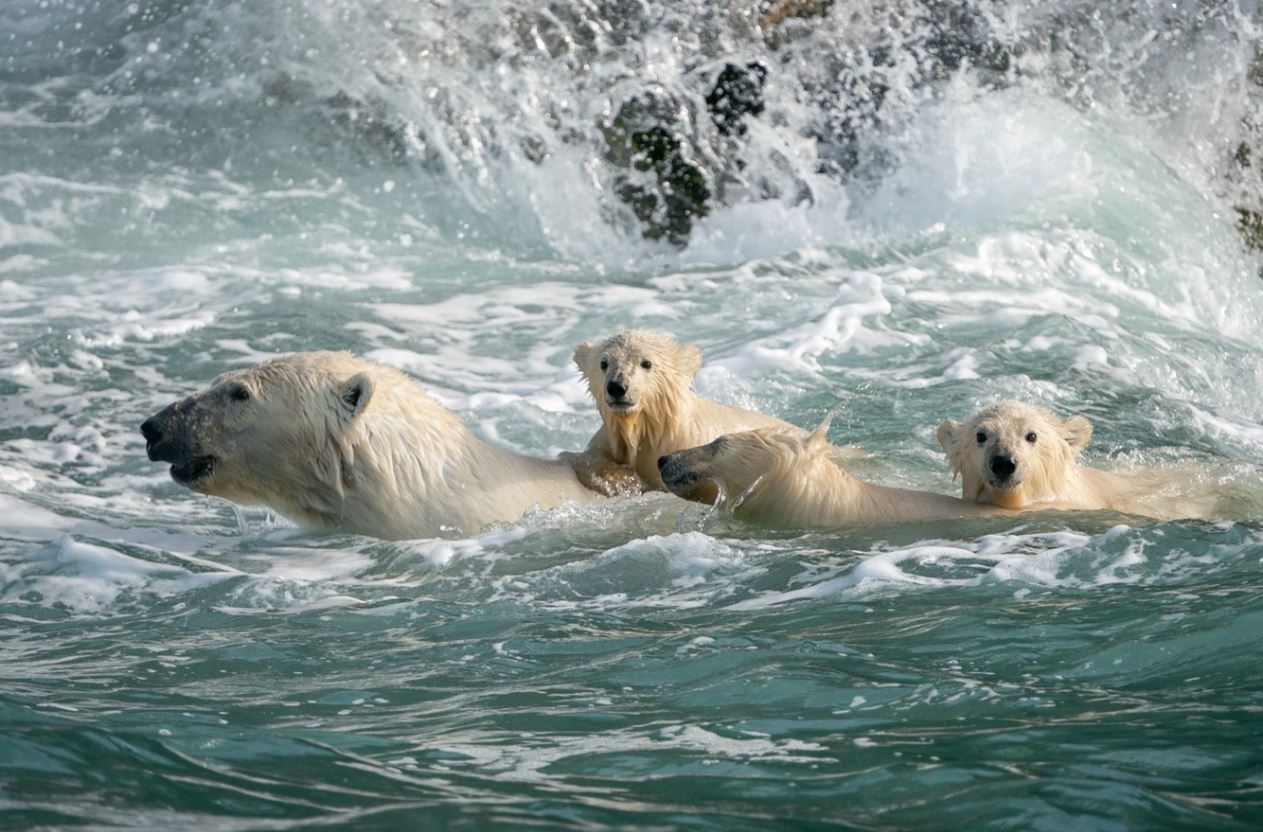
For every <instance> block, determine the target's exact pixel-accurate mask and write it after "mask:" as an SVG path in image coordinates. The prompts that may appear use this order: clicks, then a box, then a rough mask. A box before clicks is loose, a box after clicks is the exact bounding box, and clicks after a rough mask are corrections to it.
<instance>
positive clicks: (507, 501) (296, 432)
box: [141, 352, 599, 539]
mask: <svg viewBox="0 0 1263 832" xmlns="http://www.w3.org/2000/svg"><path fill="white" fill-rule="evenodd" d="M141 430H142V432H143V433H144V436H145V439H146V440H147V450H148V454H149V458H150V459H152V460H155V461H162V462H168V463H170V464H171V475H172V477H173V478H174V479H175V480H176V482H178V483H180V484H181V485H184V486H186V487H188V488H191V489H193V490H194V491H199V492H201V493H203V494H210V495H213V496H217V497H223V498H225V499H228V500H232V501H234V502H238V503H245V504H263V505H267V506H269V507H270V508H272V509H274V510H275V511H277V512H278V513H280V514H282V515H284V516H285V517H288V518H289V519H291V520H293V521H295V522H297V523H301V524H303V525H307V526H313V527H317V528H322V529H329V530H336V531H346V532H354V533H358V534H366V535H372V536H374V537H382V538H396V539H397V538H412V537H430V536H435V535H446V536H450V535H466V534H471V533H473V532H475V531H477V530H478V529H479V528H481V527H483V526H486V525H487V524H489V523H495V522H506V521H511V520H516V519H517V518H518V517H520V516H521V515H522V514H524V513H525V512H527V511H529V510H531V509H533V508H551V507H553V506H556V505H558V504H560V503H563V502H567V501H579V502H590V501H592V500H595V499H599V498H598V497H597V495H595V494H593V493H592V492H591V491H590V490H588V489H586V488H584V487H583V486H582V485H581V484H580V483H579V481H578V480H577V479H576V478H575V475H574V472H573V471H572V470H571V469H570V468H569V467H568V466H565V465H562V464H560V463H557V462H553V461H549V460H543V459H535V458H532V457H527V456H522V455H520V454H515V453H512V452H510V451H506V450H503V449H500V448H496V447H493V446H491V445H488V444H487V443H485V442H483V441H482V440H481V439H479V438H478V437H476V436H474V434H473V433H472V432H471V431H470V430H469V429H468V428H466V427H465V425H464V424H463V423H462V422H461V421H460V419H458V418H457V417H456V415H455V414H453V413H451V412H449V411H447V410H445V409H444V408H443V407H442V406H440V405H439V404H438V403H437V402H435V401H434V400H433V399H432V398H430V396H429V395H428V394H426V392H425V391H424V390H422V389H421V387H420V385H418V384H417V383H416V382H415V381H413V380H412V379H411V378H409V377H408V376H407V375H405V374H404V373H402V372H400V371H399V370H396V369H394V368H393V367H387V366H384V365H381V364H373V363H371V362H368V361H363V360H360V359H358V358H355V357H353V356H351V355H350V354H348V353H341V352H306V353H295V354H293V355H286V356H282V357H279V358H273V359H270V360H268V361H264V362H263V363H261V364H258V365H256V366H254V367H251V368H249V369H244V370H233V371H231V372H227V373H224V374H223V375H221V376H219V377H218V378H216V379H215V380H214V381H212V382H211V384H210V386H209V387H208V388H207V389H205V390H203V391H201V392H199V393H196V394H194V395H192V396H189V397H187V398H185V399H181V400H180V401H178V402H175V403H174V404H172V405H170V406H168V407H167V408H165V409H163V410H162V411H161V412H159V413H158V414H156V415H154V416H153V417H151V418H150V419H148V420H146V422H145V424H144V425H143V426H142V428H141Z"/></svg>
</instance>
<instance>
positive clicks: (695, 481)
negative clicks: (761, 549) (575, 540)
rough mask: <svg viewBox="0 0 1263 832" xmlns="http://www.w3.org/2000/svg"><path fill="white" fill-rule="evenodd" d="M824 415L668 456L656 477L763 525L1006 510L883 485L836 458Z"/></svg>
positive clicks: (888, 520) (871, 521) (875, 521)
mask: <svg viewBox="0 0 1263 832" xmlns="http://www.w3.org/2000/svg"><path fill="white" fill-rule="evenodd" d="M828 430H829V420H827V419H826V420H825V423H824V424H822V425H821V426H820V427H819V428H817V429H816V430H815V431H814V432H812V433H811V434H807V433H806V432H805V431H801V430H799V431H785V430H782V429H779V428H760V429H757V430H752V431H745V432H742V433H733V434H728V435H725V436H721V437H719V438H718V439H716V440H714V441H713V442H711V443H709V444H707V445H703V446H701V447H698V448H689V449H688V450H683V451H676V452H675V453H671V454H667V455H666V456H664V457H663V458H662V459H661V460H660V461H659V462H660V468H661V472H662V478H663V481H664V482H665V483H666V486H667V488H668V489H669V490H670V491H671V492H672V493H673V494H675V495H677V496H679V497H683V498H684V499H686V500H694V501H696V502H702V503H710V504H712V505H718V506H719V507H720V508H722V509H725V510H726V511H728V512H729V513H730V514H731V516H732V517H734V518H736V519H738V520H744V521H748V522H752V523H759V524H762V525H768V526H776V527H795V528H812V527H816V528H821V527H825V528H837V527H842V526H855V525H889V524H895V523H909V522H918V521H924V520H938V519H950V518H958V517H975V516H986V515H998V514H1008V513H1009V512H1007V511H1004V510H1003V509H997V508H994V507H991V506H982V505H979V504H977V503H971V502H967V501H965V500H960V499H957V498H955V497H948V496H945V495H942V494H931V493H928V492H924V491H912V490H909V489H904V488H887V487H885V486H881V485H874V484H872V483H868V482H864V481H863V480H859V479H856V478H855V477H853V476H851V475H850V474H849V473H847V471H846V470H845V469H843V468H842V467H841V466H840V465H838V464H837V461H836V460H837V458H838V456H837V451H838V450H840V449H838V448H836V447H835V446H833V445H831V444H830V443H829V440H828V438H827V434H828Z"/></svg>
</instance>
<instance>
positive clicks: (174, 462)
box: [145, 442, 215, 488]
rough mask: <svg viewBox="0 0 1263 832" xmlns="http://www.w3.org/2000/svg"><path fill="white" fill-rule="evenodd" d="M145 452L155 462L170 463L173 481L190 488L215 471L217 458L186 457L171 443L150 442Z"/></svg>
mask: <svg viewBox="0 0 1263 832" xmlns="http://www.w3.org/2000/svg"><path fill="white" fill-rule="evenodd" d="M145 452H146V453H147V454H148V456H149V458H150V459H151V460H153V461H154V462H170V463H171V479H173V480H175V481H176V482H178V483H179V484H180V485H183V486H187V487H189V488H192V487H193V486H194V485H196V484H197V483H199V482H201V481H202V480H205V479H206V478H207V477H209V476H210V474H211V471H213V470H214V469H215V457H213V456H185V455H183V454H180V453H178V449H177V448H175V447H174V446H173V445H172V443H170V442H148V443H146V445H145Z"/></svg>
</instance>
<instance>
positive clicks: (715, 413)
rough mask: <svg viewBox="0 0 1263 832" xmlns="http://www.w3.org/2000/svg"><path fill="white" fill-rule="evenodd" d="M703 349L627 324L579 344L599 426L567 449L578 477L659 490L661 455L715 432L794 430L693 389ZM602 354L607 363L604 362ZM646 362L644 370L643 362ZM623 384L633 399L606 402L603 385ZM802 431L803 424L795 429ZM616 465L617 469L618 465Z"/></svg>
mask: <svg viewBox="0 0 1263 832" xmlns="http://www.w3.org/2000/svg"><path fill="white" fill-rule="evenodd" d="M701 360H702V358H701V351H700V350H698V348H697V347H695V346H692V345H685V344H678V343H676V342H675V341H674V340H673V339H672V338H671V337H670V336H667V335H663V334H661V333H658V332H651V331H647V330H626V331H623V332H619V333H617V334H615V335H612V336H610V337H609V338H606V339H605V340H604V341H601V342H599V343H596V344H592V343H587V342H585V343H582V344H580V345H579V346H578V347H577V348H576V349H575V352H574V361H575V364H576V365H578V367H579V370H580V372H581V373H582V374H583V376H584V379H585V380H586V381H587V383H588V390H589V392H590V393H591V394H592V398H593V399H594V400H595V402H596V405H597V409H598V410H599V411H600V413H601V421H602V425H601V428H600V429H599V430H598V431H597V432H596V434H595V435H594V436H593V437H592V440H591V441H590V442H589V443H588V447H587V450H585V451H584V452H583V453H582V454H567V455H566V458H567V459H568V461H570V462H571V464H573V465H574V466H575V471H576V473H577V474H578V475H579V478H580V480H582V481H583V482H584V484H586V485H588V486H589V487H591V488H595V489H597V490H599V491H602V492H603V493H610V494H614V493H628V492H631V493H635V492H637V491H640V490H642V489H644V488H648V489H651V490H655V491H662V490H664V486H663V484H662V478H661V477H660V476H659V475H658V458H659V457H660V456H662V455H663V454H667V453H670V452H671V451H677V450H680V449H681V448H691V447H693V446H695V445H701V444H704V443H706V442H709V441H711V440H712V439H714V438H715V437H717V436H720V435H722V434H724V433H732V432H734V431H742V430H750V429H752V428H757V427H777V428H781V429H784V430H789V431H797V430H799V429H798V428H795V427H794V426H793V425H790V424H788V423H787V422H782V421H781V420H780V419H776V418H774V417H771V416H765V415H763V414H761V413H755V412H752V411H749V410H743V409H741V408H739V407H731V406H729V405H725V404H720V403H719V402H716V401H712V400H711V399H708V398H705V397H704V396H701V395H699V394H698V393H697V391H696V390H694V389H693V377H694V375H696V373H697V370H698V368H699V367H700V366H701ZM602 361H605V362H606V364H607V367H606V369H602V368H601V362H602ZM646 361H648V362H649V364H650V367H649V368H648V369H646V368H645V367H644V366H643V363H644V362H646ZM614 378H618V379H621V380H622V381H624V382H625V383H626V384H627V388H628V394H629V396H631V397H633V398H634V400H635V405H634V406H632V407H631V408H629V409H625V410H619V409H615V408H614V407H612V406H611V405H610V403H609V402H608V401H607V396H606V384H607V383H608V382H609V381H610V380H611V379H614ZM800 432H801V431H800ZM620 469H621V470H620Z"/></svg>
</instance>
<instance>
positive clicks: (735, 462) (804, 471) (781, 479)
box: [658, 420, 845, 522]
mask: <svg viewBox="0 0 1263 832" xmlns="http://www.w3.org/2000/svg"><path fill="white" fill-rule="evenodd" d="M828 429H829V426H828V421H827V420H826V422H825V424H823V425H821V426H820V427H819V428H817V429H816V430H815V431H814V432H813V433H811V434H806V433H804V432H802V431H795V430H792V429H785V428H779V427H771V428H758V429H756V430H749V431H742V432H740V433H729V434H725V435H724V436H721V437H719V438H718V439H716V440H714V441H713V442H710V443H708V444H706V445H701V446H698V447H696V448H688V449H686V450H683V451H676V452H674V453H670V454H666V455H665V456H663V457H662V458H660V459H659V460H658V472H659V473H660V474H661V475H662V482H663V484H664V485H666V487H667V490H668V491H670V492H671V493H672V494H675V495H676V496H677V497H683V498H684V499H686V500H693V501H694V502H699V503H710V504H711V505H720V506H722V507H724V508H726V509H728V510H729V511H732V512H733V513H734V514H738V513H739V514H740V516H742V517H743V518H744V519H753V520H758V519H760V518H762V517H774V518H776V519H777V520H779V521H782V522H783V521H785V520H786V518H789V517H792V515H793V514H794V509H793V507H794V506H795V505H801V506H808V505H809V504H811V503H813V502H814V500H815V497H816V496H818V495H814V494H812V493H810V492H812V491H813V490H814V489H816V488H817V486H819V485H820V484H822V482H823V481H824V480H825V479H826V478H825V477H821V476H820V475H819V474H820V472H821V471H827V472H828V473H829V475H830V478H836V477H840V476H842V477H844V476H845V473H844V472H842V471H841V469H839V468H838V467H837V466H836V465H835V464H834V463H833V462H832V461H831V460H830V458H829V453H830V450H831V449H832V448H833V446H832V445H830V444H829V440H828V439H827V438H826V435H827V433H828ZM738 509H740V512H738Z"/></svg>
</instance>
